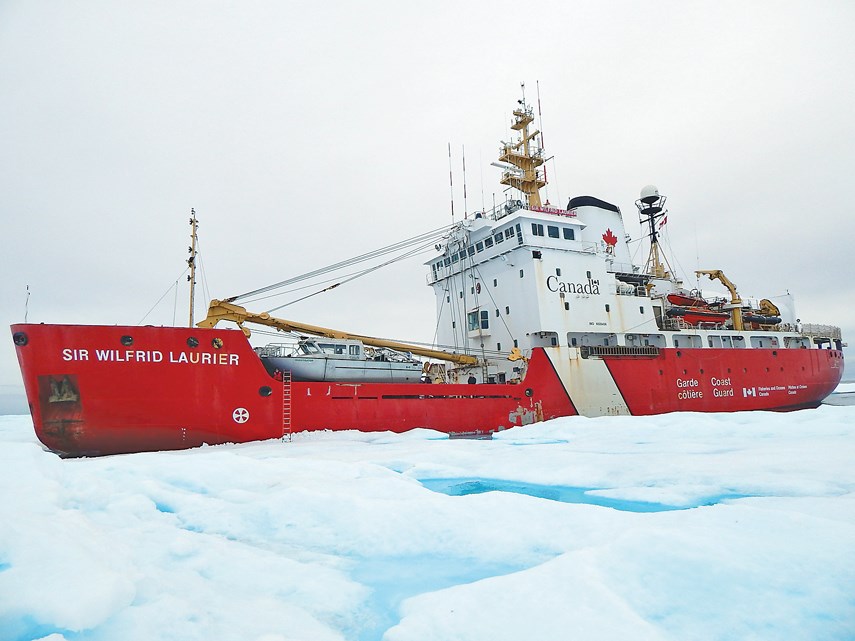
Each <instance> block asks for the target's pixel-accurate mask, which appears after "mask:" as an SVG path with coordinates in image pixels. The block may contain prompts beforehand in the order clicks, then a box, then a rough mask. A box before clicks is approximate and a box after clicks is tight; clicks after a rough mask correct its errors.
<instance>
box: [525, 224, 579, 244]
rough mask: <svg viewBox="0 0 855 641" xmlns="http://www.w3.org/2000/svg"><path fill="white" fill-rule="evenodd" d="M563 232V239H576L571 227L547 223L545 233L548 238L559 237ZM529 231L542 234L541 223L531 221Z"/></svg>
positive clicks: (536, 234)
mask: <svg viewBox="0 0 855 641" xmlns="http://www.w3.org/2000/svg"><path fill="white" fill-rule="evenodd" d="M562 232H563V234H564V240H576V230H575V229H573V228H572V227H558V226H557V225H547V226H546V233H547V235H548V236H549V237H550V238H561V234H562ZM531 233H532V234H534V235H535V236H543V224H542V223H532V224H531Z"/></svg>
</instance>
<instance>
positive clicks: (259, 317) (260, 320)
mask: <svg viewBox="0 0 855 641" xmlns="http://www.w3.org/2000/svg"><path fill="white" fill-rule="evenodd" d="M220 321H233V322H235V323H237V325H238V327H240V328H241V331H243V333H244V335H246V337H247V338H249V336H250V331H249V329H247V328H246V327H244V326H243V324H244V323H256V324H258V325H266V326H267V327H273V328H274V329H277V330H279V331H283V332H298V333H302V334H312V335H315V336H326V337H327V338H341V339H348V338H349V339H356V340H359V341H362V343H363V344H365V345H370V346H372V347H388V348H389V349H394V350H398V351H403V352H412V353H413V354H418V355H419V356H424V357H425V358H435V359H437V360H442V361H449V362H452V363H457V364H458V365H476V364H477V363H478V359H477V358H476V357H475V356H470V355H468V354H455V353H453V352H444V351H441V350H436V349H428V348H426V347H419V346H418V345H409V344H407V343H399V342H398V341H390V340H386V339H383V338H374V337H373V336H361V335H359V334H350V333H348V332H343V331H341V330H337V329H329V328H327V327H319V326H317V325H307V324H306V323H297V322H294V321H290V320H284V319H281V318H275V317H273V316H271V315H270V314H268V313H267V312H261V313H260V314H256V313H253V312H249V311H247V310H246V309H245V308H244V307H241V306H240V305H235V304H234V303H228V302H226V301H220V300H216V299H215V300H212V301H211V304H210V305H209V306H208V316H207V317H206V318H205V320H202V321H200V322H198V323H196V326H197V327H215V326H216V324H217V323H219V322H220Z"/></svg>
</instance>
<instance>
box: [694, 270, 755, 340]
mask: <svg viewBox="0 0 855 641" xmlns="http://www.w3.org/2000/svg"><path fill="white" fill-rule="evenodd" d="M702 274H703V275H706V276H709V279H710V280H719V281H721V284H722V285H724V286H725V287H727V290H728V291H729V292H730V314H731V316H732V317H733V329H735V330H737V331H740V332H741V331H742V330H743V329H745V326H744V324H743V322H742V299H741V298H740V297H739V293H738V292H737V291H736V285H734V284H733V283H732V282H731V281H730V279H729V278H728V277H727V276H725V275H724V272H722V271H721V270H720V269H699V270H697V271H695V275H696V276H700V275H702Z"/></svg>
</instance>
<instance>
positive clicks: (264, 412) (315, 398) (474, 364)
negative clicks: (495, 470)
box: [12, 100, 843, 456]
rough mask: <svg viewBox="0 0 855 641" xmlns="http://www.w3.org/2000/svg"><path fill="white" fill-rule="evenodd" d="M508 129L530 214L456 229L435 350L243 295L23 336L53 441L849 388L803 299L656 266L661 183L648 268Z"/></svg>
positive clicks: (117, 446) (221, 438) (22, 356)
mask: <svg viewBox="0 0 855 641" xmlns="http://www.w3.org/2000/svg"><path fill="white" fill-rule="evenodd" d="M513 113H514V121H513V123H512V125H511V127H512V128H513V129H514V130H516V131H517V132H518V134H519V138H518V139H517V140H516V141H514V142H511V143H503V146H502V148H501V155H500V158H499V160H500V164H499V166H500V167H502V169H503V175H502V179H501V182H502V184H504V185H507V186H509V187H510V188H513V189H514V190H516V191H517V192H519V194H520V197H519V199H517V200H508V201H505V202H504V203H502V204H501V205H500V206H499V207H496V208H494V210H492V211H484V212H481V213H478V214H476V215H475V216H474V217H469V218H467V219H465V220H463V221H462V222H459V223H457V224H455V225H452V226H451V227H449V228H447V229H445V230H443V232H442V233H441V235H440V238H439V240H438V242H437V244H436V248H437V255H436V257H435V258H433V259H432V260H430V261H429V262H428V263H427V267H428V281H429V284H430V285H431V286H432V287H433V289H434V291H435V294H436V301H437V302H436V309H437V328H438V329H437V339H436V345H435V346H432V347H431V348H423V347H419V346H415V345H409V344H402V343H398V342H394V341H388V340H382V339H377V338H370V337H365V336H354V335H351V334H346V333H344V332H339V331H335V330H329V329H325V328H322V327H315V326H311V325H306V324H299V323H294V322H292V321H285V320H281V319H277V318H275V317H273V316H271V314H270V313H266V312H264V313H252V312H249V311H247V310H246V309H245V308H244V307H241V306H240V305H238V304H237V302H238V300H239V297H233V298H230V299H228V300H226V301H217V300H215V301H212V302H211V305H210V308H209V312H208V317H207V318H206V319H205V320H204V321H202V322H201V323H198V325H196V326H193V325H192V312H191V326H190V327H186V328H185V327H151V326H146V327H140V326H127V327H121V326H82V325H47V324H19V325H14V326H12V334H13V340H14V343H15V345H16V349H17V354H18V360H19V363H20V366H21V372H22V374H23V379H24V385H25V388H26V392H27V397H28V400H29V406H30V411H31V414H32V418H33V423H34V426H35V430H36V434H37V435H38V438H39V439H40V440H41V441H42V443H44V444H45V445H46V446H47V447H48V448H49V449H51V450H53V451H55V452H57V453H59V454H60V455H63V456H81V455H102V454H114V453H122V452H138V451H150V450H163V449H179V448H189V447H194V446H198V445H202V444H205V443H208V444H217V443H227V442H246V441H254V440H262V439H270V438H280V437H283V436H288V435H290V434H291V433H292V432H296V431H302V430H324V429H329V430H347V429H357V430H364V431H376V430H393V431H396V432H402V431H406V430H410V429H413V428H419V427H423V428H431V429H435V430H439V431H442V432H446V433H449V434H452V435H489V434H490V433H492V432H495V431H498V430H503V429H507V428H510V427H513V426H516V425H523V424H528V423H532V422H535V421H542V420H545V419H550V418H555V417H559V416H573V415H584V416H601V415H630V414H631V415H644V414H659V413H664V412H676V411H699V412H729V411H737V410H793V409H800V408H810V407H816V406H817V405H818V404H819V403H820V402H821V401H822V399H824V398H825V397H826V396H827V395H829V394H830V393H831V392H832V391H833V390H834V388H835V387H836V386H837V384H838V383H839V382H840V378H841V374H842V372H843V352H842V348H843V343H842V338H841V335H840V330H839V329H838V328H836V327H832V326H828V325H801V324H799V323H798V321H797V320H796V318H795V313H794V309H793V304H792V298H791V297H790V296H789V295H788V296H786V297H782V298H780V299H773V300H763V301H761V303H760V304H759V305H751V304H748V303H746V302H744V301H743V300H742V299H741V298H740V296H739V294H738V292H737V289H736V287H735V286H734V285H733V283H731V282H730V281H729V280H728V279H727V277H726V276H725V275H724V274H723V273H722V272H721V271H719V270H705V271H703V272H699V274H704V275H707V276H709V277H710V278H711V279H715V280H719V281H721V282H722V283H723V284H724V286H725V287H726V288H727V290H728V293H729V297H730V300H729V301H728V300H727V299H724V300H721V299H719V300H716V301H707V300H706V299H704V298H703V297H702V296H701V295H700V294H699V293H697V292H694V293H690V292H687V291H686V290H685V289H683V287H682V283H681V281H680V280H679V279H677V278H676V277H674V276H673V275H672V273H671V269H670V267H669V266H668V263H667V261H666V260H665V258H664V256H662V254H661V253H660V248H659V244H658V242H657V235H658V231H657V230H658V223H659V222H661V218H662V217H663V216H664V215H665V209H664V203H665V198H664V197H663V196H660V195H659V193H658V191H657V190H656V188H655V187H652V186H649V187H645V188H644V190H642V194H641V198H640V199H639V200H638V201H637V202H636V206H637V208H638V211H639V214H640V217H641V221H642V223H643V224H644V225H646V227H647V228H648V229H649V232H648V235H649V239H650V254H649V257H648V260H647V263H646V264H645V265H644V266H635V265H633V264H632V260H631V258H630V252H629V247H628V236H627V235H626V232H625V229H624V220H623V216H622V215H621V211H620V209H619V208H618V207H616V206H615V205H612V204H610V203H607V202H604V201H602V200H599V199H597V198H593V197H590V196H582V197H577V198H572V199H571V200H570V202H569V204H568V206H567V208H566V209H560V208H555V207H551V206H548V205H544V204H542V203H541V200H540V195H539V192H540V189H541V188H542V187H544V186H545V185H546V181H545V177H544V173H543V167H542V165H543V162H544V160H543V154H542V149H541V148H540V147H539V146H538V144H537V134H538V132H537V131H532V130H531V127H530V126H531V125H532V123H533V122H534V117H533V113H532V110H531V108H530V107H529V106H528V105H526V103H525V101H524V100H523V101H521V106H520V107H519V108H517V109H516V110H515V111H514V112H513ZM192 222H193V225H194V227H193V234H192V238H193V239H194V241H195V218H194V219H193V221H192ZM189 262H190V264H191V268H192V267H193V266H194V260H193V257H192V256H191V260H190V261H189ZM192 282H193V278H192V275H191V283H192ZM191 299H192V294H191ZM221 321H233V322H235V323H237V324H238V326H239V328H240V329H241V330H243V331H235V330H234V329H223V328H216V327H215V325H217V323H219V322H221ZM247 324H261V325H265V326H268V327H273V328H275V329H277V330H279V331H283V332H288V333H290V334H291V335H293V336H296V337H297V341H296V343H295V344H294V349H293V351H289V350H288V349H287V348H286V347H285V346H283V345H282V344H274V345H269V346H265V347H259V348H253V347H252V346H251V344H250V342H249V334H250V332H249V329H248V328H247V327H246V325H247ZM309 336H311V337H312V338H311V339H309V338H308V337H309ZM317 337H320V338H317ZM449 346H453V347H449ZM416 356H418V357H421V359H423V360H422V361H418V359H416Z"/></svg>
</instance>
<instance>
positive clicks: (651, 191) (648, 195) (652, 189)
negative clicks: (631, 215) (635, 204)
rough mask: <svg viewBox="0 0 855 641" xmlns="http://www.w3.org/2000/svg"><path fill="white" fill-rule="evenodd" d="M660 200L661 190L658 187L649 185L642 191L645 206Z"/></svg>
mask: <svg viewBox="0 0 855 641" xmlns="http://www.w3.org/2000/svg"><path fill="white" fill-rule="evenodd" d="M657 200H659V190H658V189H657V188H656V185H647V186H646V187H644V188H643V189H642V190H641V202H643V203H644V204H645V205H652V204H653V203H655V202H656V201H657Z"/></svg>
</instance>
